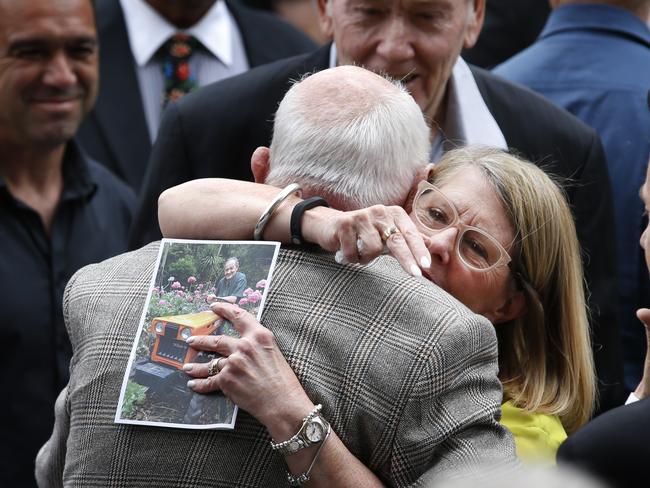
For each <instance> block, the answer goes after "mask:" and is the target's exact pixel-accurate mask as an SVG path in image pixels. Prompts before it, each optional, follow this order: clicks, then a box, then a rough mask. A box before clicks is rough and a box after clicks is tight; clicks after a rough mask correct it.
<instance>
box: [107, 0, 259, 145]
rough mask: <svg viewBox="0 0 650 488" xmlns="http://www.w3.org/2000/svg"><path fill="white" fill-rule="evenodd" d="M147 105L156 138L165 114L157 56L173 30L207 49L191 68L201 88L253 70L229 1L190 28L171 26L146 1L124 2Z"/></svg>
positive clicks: (199, 52) (196, 56) (218, 4)
mask: <svg viewBox="0 0 650 488" xmlns="http://www.w3.org/2000/svg"><path fill="white" fill-rule="evenodd" d="M120 4H121V6H122V10H123V11H124V19H125V21H126V30H127V34H128V36H129V44H130V46H131V52H132V53H133V57H134V58H135V62H136V65H137V66H136V73H137V77H138V84H139V86H140V93H141V95H142V103H143V106H144V107H143V108H144V113H145V119H146V121H147V127H148V129H149V135H150V136H151V142H152V143H153V142H154V141H155V139H156V134H157V132H158V125H159V124H160V118H161V115H162V101H163V97H164V91H165V79H164V76H163V73H162V63H161V60H160V59H158V56H156V55H155V54H156V52H157V51H158V50H159V49H160V47H161V46H162V45H163V44H164V43H165V42H166V41H167V40H168V39H169V38H170V37H171V36H173V35H174V34H177V33H179V32H182V33H184V34H188V35H191V36H194V37H195V38H196V39H197V40H198V41H199V42H201V44H202V45H203V47H204V48H205V49H198V50H196V51H195V52H194V54H193V55H192V57H191V58H190V61H189V64H190V71H191V72H192V73H194V74H195V75H196V77H197V81H198V84H199V86H203V85H207V84H209V83H212V82H215V81H218V80H221V79H223V78H228V77H230V76H234V75H237V74H239V73H242V72H244V71H246V70H247V69H248V68H249V63H248V58H247V57H246V51H245V50H244V41H243V39H242V36H241V33H240V31H239V27H238V26H237V23H236V22H235V19H234V18H233V16H232V14H231V13H230V11H229V10H228V7H226V3H225V2H224V1H222V0H218V1H217V2H215V3H214V5H213V6H212V7H211V8H210V10H208V12H207V13H206V14H205V15H204V16H203V18H201V20H200V21H199V22H197V23H196V24H194V25H193V26H192V27H190V28H189V29H186V30H179V29H178V28H176V27H175V26H174V25H172V24H170V23H169V22H168V21H167V20H166V19H165V18H164V17H163V16H161V15H160V14H159V13H158V12H157V11H156V10H155V9H154V8H153V7H151V6H150V5H149V4H148V3H146V2H145V1H144V0H120Z"/></svg>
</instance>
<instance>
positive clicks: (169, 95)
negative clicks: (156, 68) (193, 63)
mask: <svg viewBox="0 0 650 488" xmlns="http://www.w3.org/2000/svg"><path fill="white" fill-rule="evenodd" d="M200 45H201V43H200V42H199V41H198V40H197V39H196V38H194V37H192V36H189V35H187V34H180V33H179V34H174V35H173V36H172V37H170V38H169V39H168V40H167V42H165V44H163V46H162V47H161V49H160V51H161V53H162V56H163V59H162V71H163V77H164V80H165V93H164V96H163V105H165V104H167V102H169V101H170V100H178V99H179V98H180V97H182V96H183V95H185V94H186V93H189V92H191V91H193V90H195V89H196V88H197V86H198V83H197V79H196V75H195V74H194V73H192V72H191V68H190V57H191V56H192V54H193V53H194V52H195V50H196V48H197V47H199V46H200Z"/></svg>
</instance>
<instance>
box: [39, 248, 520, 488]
mask: <svg viewBox="0 0 650 488" xmlns="http://www.w3.org/2000/svg"><path fill="white" fill-rule="evenodd" d="M157 251H158V244H157V243H156V244H152V245H150V246H147V247H145V248H143V249H140V250H138V251H135V252H133V253H128V254H122V255H120V256H117V257H115V258H113V259H110V260H107V261H104V262H103V263H100V264H98V265H93V266H88V267H86V268H84V269H83V270H82V271H80V272H79V273H77V274H76V275H75V276H74V277H73V278H72V280H71V281H70V284H69V285H68V287H67V288H66V293H65V297H64V302H63V303H64V314H65V318H66V325H67V328H68V333H69V334H70V339H71V342H72V345H73V350H74V357H73V361H72V364H71V367H70V369H71V373H70V382H69V384H68V386H67V388H66V389H64V390H63V392H62V393H61V395H60V396H59V399H58V400H57V406H56V425H55V429H54V432H53V435H52V437H51V439H50V440H49V442H48V443H47V444H46V445H45V446H44V448H43V449H42V450H41V452H40V454H39V457H38V459H37V462H36V464H37V468H36V472H37V479H38V481H39V485H40V486H41V487H45V486H47V487H52V488H53V487H57V486H62V484H64V485H65V486H67V487H74V486H79V487H86V486H130V487H145V486H146V487H157V488H162V487H170V488H172V487H173V488H176V487H205V488H207V487H233V488H234V487H237V488H240V487H248V488H252V487H258V486H259V487H265V488H266V487H282V486H287V482H286V474H285V470H286V465H285V463H284V460H283V459H282V456H280V455H278V454H275V453H274V452H273V451H272V450H271V448H270V446H269V440H270V437H269V435H268V433H267V432H266V429H265V428H264V427H263V426H262V425H261V424H260V423H259V422H257V421H256V420H255V419H254V418H253V417H251V416H250V415H248V414H247V413H246V412H245V411H243V410H239V413H238V415H237V421H236V424H235V429H234V430H225V431H224V430H222V431H214V430H212V431H210V430H183V429H170V428H157V427H144V426H141V425H122V424H115V423H114V422H113V420H114V416H115V408H116V405H117V402H118V398H119V394H120V386H121V384H122V379H123V376H124V371H125V370H126V365H127V362H128V359H129V352H130V350H131V347H132V345H133V339H134V337H135V336H136V334H137V333H138V330H139V322H140V316H141V311H142V307H143V306H144V304H145V302H146V299H147V290H148V286H149V283H150V280H151V276H152V274H153V273H154V271H155V264H156V256H157ZM116 276H118V277H119V279H118V280H116V279H115V277H116ZM262 323H263V324H264V325H265V326H267V327H268V328H269V329H270V330H272V331H273V333H274V334H275V337H276V339H277V342H278V346H279V347H280V349H281V351H282V353H283V354H284V357H285V358H286V359H287V361H288V362H289V365H290V366H291V367H292V369H293V370H294V371H295V372H296V375H297V376H298V379H299V380H300V382H301V384H302V385H303V387H304V388H305V391H306V392H307V394H308V395H309V397H310V398H311V399H312V400H313V401H314V402H315V403H321V404H322V405H323V414H324V415H325V417H326V418H327V419H328V420H329V421H330V422H331V424H332V428H333V429H334V431H335V432H336V433H337V434H338V435H339V437H340V438H341V440H342V441H343V442H344V443H345V444H346V446H347V447H348V449H350V451H351V452H352V453H353V454H354V455H355V456H356V457H357V458H358V459H359V460H360V461H361V462H362V463H364V464H365V465H366V466H368V467H369V468H370V469H371V470H372V471H373V472H375V473H376V474H377V475H378V476H379V477H380V478H381V479H382V481H384V482H385V483H387V484H388V485H389V486H407V485H410V484H411V483H413V482H415V481H416V480H417V479H418V478H420V477H424V480H423V481H432V480H435V479H436V478H437V477H439V476H440V475H443V474H446V475H453V474H457V473H458V472H459V471H461V470H462V469H463V468H465V467H467V466H468V465H470V464H472V463H473V462H477V461H479V460H482V461H484V462H486V461H489V462H491V463H498V462H510V461H512V460H514V457H515V452H514V451H515V450H514V443H513V441H512V437H511V436H510V434H508V433H507V431H506V430H505V428H504V427H503V426H501V425H500V424H499V423H498V421H497V417H498V412H499V407H500V403H501V385H500V383H499V380H498V378H497V369H498V366H497V343H496V335H495V331H494V328H493V327H492V326H491V324H490V323H489V322H488V321H487V320H486V319H485V318H484V317H481V316H479V315H476V314H473V313H471V312H470V311H469V310H468V309H467V308H466V307H464V306H463V305H462V304H461V303H459V302H458V301H457V300H455V299H454V298H453V297H452V296H450V295H449V294H447V293H445V292H444V291H442V290H441V289H440V288H438V287H437V286H435V285H433V284H432V283H428V282H427V281H426V280H424V279H422V278H421V279H415V278H413V277H411V276H409V275H408V274H407V273H406V272H405V271H403V270H402V269H400V266H399V265H398V263H397V261H395V260H394V259H392V258H389V257H382V258H380V259H377V260H375V261H374V262H373V263H372V264H371V265H369V266H363V267H362V266H358V265H348V266H341V265H338V264H336V263H335V262H334V259H333V257H332V255H331V254H328V253H324V252H316V253H313V252H304V251H296V250H286V249H285V250H281V251H280V254H279V256H278V260H277V265H276V268H275V270H274V273H273V280H272V283H271V287H270V290H269V295H268V299H267V301H266V305H265V307H264V313H263V315H262ZM354 484H355V483H354V480H350V486H354ZM423 486H429V485H428V484H426V483H423Z"/></svg>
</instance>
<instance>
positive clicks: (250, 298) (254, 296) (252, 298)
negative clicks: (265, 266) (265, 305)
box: [248, 290, 262, 303]
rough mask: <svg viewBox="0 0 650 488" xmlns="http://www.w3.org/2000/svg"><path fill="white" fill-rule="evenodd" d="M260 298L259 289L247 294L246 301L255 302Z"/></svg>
mask: <svg viewBox="0 0 650 488" xmlns="http://www.w3.org/2000/svg"><path fill="white" fill-rule="evenodd" d="M261 299H262V294H261V293H260V292H259V291H257V290H256V291H254V292H253V293H251V294H250V295H249V296H248V301H249V302H250V303H257V302H259V301H260V300H261Z"/></svg>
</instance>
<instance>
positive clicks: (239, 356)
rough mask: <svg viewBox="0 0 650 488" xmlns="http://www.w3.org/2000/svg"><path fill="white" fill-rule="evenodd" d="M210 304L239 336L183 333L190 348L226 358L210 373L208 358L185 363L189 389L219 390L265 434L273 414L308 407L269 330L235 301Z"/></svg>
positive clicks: (302, 411)
mask: <svg viewBox="0 0 650 488" xmlns="http://www.w3.org/2000/svg"><path fill="white" fill-rule="evenodd" d="M211 309H212V311H213V312H214V313H216V314H217V315H219V316H221V317H223V318H224V319H226V320H228V321H229V322H230V323H232V325H233V326H234V327H235V329H236V330H237V331H238V332H239V334H240V338H236V337H231V336H228V335H218V336H193V337H191V338H190V339H188V341H187V342H188V344H189V345H190V346H191V347H192V348H194V349H197V350H200V351H212V352H216V353H218V354H219V355H221V356H223V357H224V358H226V359H225V360H223V359H222V360H221V364H220V365H219V366H220V368H219V369H220V371H219V372H218V373H216V374H213V375H212V376H209V375H208V369H209V367H210V364H211V363H192V364H187V365H185V367H184V370H185V372H186V373H187V374H188V375H190V376H192V377H193V378H194V379H192V380H190V381H189V382H188V386H189V387H190V388H191V389H192V390H194V391H195V392H198V393H211V392H214V391H217V390H221V391H222V392H223V393H224V394H225V395H226V396H227V397H228V398H230V399H231V400H232V401H233V402H234V403H236V404H237V405H238V406H239V407H240V408H242V409H243V410H246V411H247V412H248V413H250V414H251V415H252V416H254V417H255V418H257V419H258V420H259V421H260V422H261V423H262V424H264V425H265V426H266V427H267V428H268V429H269V432H271V435H273V432H272V425H273V424H274V423H276V422H277V419H278V417H287V418H289V417H292V416H297V418H298V420H299V419H301V418H302V417H303V416H304V414H305V412H309V411H310V410H311V409H312V408H314V404H313V403H312V402H311V401H310V400H309V397H308V396H307V394H306V393H305V391H304V390H303V388H302V385H301V384H300V382H299V381H298V378H296V375H295V374H294V372H293V370H292V369H291V367H290V366H289V364H288V363H287V361H286V359H285V358H284V356H283V355H282V352H281V351H280V349H279V348H278V345H277V343H276V342H275V336H274V335H273V333H272V332H271V331H270V330H268V329H267V328H265V327H264V326H263V325H262V324H260V323H259V322H258V321H257V320H256V319H255V317H253V316H252V315H251V314H250V313H248V312H246V311H245V310H243V309H241V308H239V307H237V306H236V305H231V304H228V303H222V302H216V303H213V304H212V305H211ZM294 412H295V414H294ZM292 428H293V427H292Z"/></svg>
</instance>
